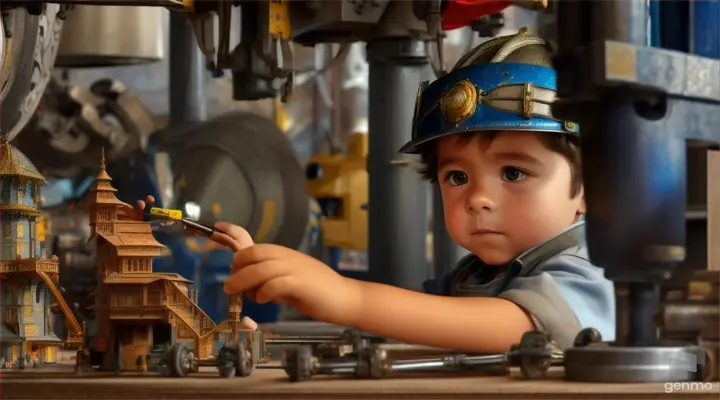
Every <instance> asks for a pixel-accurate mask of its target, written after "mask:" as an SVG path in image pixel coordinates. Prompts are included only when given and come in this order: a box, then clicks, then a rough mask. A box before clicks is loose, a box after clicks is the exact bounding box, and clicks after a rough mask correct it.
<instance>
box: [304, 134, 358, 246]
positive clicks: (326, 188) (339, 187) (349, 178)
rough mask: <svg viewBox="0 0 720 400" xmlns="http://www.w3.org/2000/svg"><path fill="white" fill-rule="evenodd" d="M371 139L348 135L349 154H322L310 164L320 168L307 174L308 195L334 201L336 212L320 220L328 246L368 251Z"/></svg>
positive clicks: (319, 199) (321, 199)
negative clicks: (368, 164) (368, 168)
mask: <svg viewBox="0 0 720 400" xmlns="http://www.w3.org/2000/svg"><path fill="white" fill-rule="evenodd" d="M367 153H368V138H367V135H366V134H362V133H355V134H352V135H350V137H349V146H348V152H347V154H320V155H317V156H316V157H314V158H313V159H312V160H311V163H310V166H311V167H313V169H315V170H317V171H321V172H320V173H318V174H317V175H316V176H312V177H310V176H308V194H310V196H312V197H314V198H315V199H318V201H320V202H322V201H335V202H336V204H337V213H336V214H335V215H329V216H326V217H325V218H324V219H323V220H322V221H321V223H320V224H321V228H322V230H323V237H324V242H325V245H326V246H329V247H338V248H342V249H347V250H357V251H363V252H364V251H367V226H368V215H367V209H366V208H367V201H368V173H367V170H366V160H367Z"/></svg>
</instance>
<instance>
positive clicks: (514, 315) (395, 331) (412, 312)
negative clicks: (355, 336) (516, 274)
mask: <svg viewBox="0 0 720 400" xmlns="http://www.w3.org/2000/svg"><path fill="white" fill-rule="evenodd" d="M358 286H359V288H360V293H361V297H362V306H361V307H360V312H359V313H358V314H357V315H356V316H355V317H356V318H354V320H353V321H348V322H350V324H351V325H353V326H355V327H357V328H358V329H360V330H363V331H368V332H372V333H374V334H376V335H379V336H383V337H387V338H390V339H395V340H399V341H403V342H408V343H417V344H424V345H428V346H434V347H440V348H446V349H453V350H459V351H465V352H472V353H501V352H505V351H508V350H509V349H510V346H512V345H513V344H517V343H519V342H520V338H521V337H522V335H523V333H525V332H527V331H530V330H533V329H535V326H534V323H533V320H532V318H531V317H530V315H528V314H527V313H526V312H525V311H524V310H523V309H522V308H520V307H519V306H517V305H515V304H514V303H513V302H511V301H509V300H505V299H501V298H493V297H446V296H433V295H429V294H425V293H419V292H414V291H410V290H405V289H400V288H396V287H393V286H388V285H382V284H377V283H369V282H360V281H358Z"/></svg>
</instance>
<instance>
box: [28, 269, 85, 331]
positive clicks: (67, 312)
mask: <svg viewBox="0 0 720 400" xmlns="http://www.w3.org/2000/svg"><path fill="white" fill-rule="evenodd" d="M36 272H37V274H38V275H39V276H40V279H42V280H43V281H44V282H45V284H46V285H47V287H48V289H50V292H51V293H52V295H53V296H54V297H55V300H56V301H57V304H58V306H60V310H61V311H62V313H63V316H64V317H65V321H66V324H67V330H68V337H67V342H69V343H77V342H80V343H82V340H83V327H82V324H81V323H80V321H78V319H77V317H76V316H75V311H73V309H72V308H70V306H69V305H68V304H67V302H66V301H65V297H64V296H63V294H62V291H61V290H60V288H59V287H58V284H57V283H55V281H54V280H53V279H52V278H50V276H49V275H48V274H46V273H45V272H42V271H36Z"/></svg>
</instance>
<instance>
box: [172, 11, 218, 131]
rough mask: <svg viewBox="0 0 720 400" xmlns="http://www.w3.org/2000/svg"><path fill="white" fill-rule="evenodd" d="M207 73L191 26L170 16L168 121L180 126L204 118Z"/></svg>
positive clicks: (174, 16) (181, 19) (205, 116)
mask: <svg viewBox="0 0 720 400" xmlns="http://www.w3.org/2000/svg"><path fill="white" fill-rule="evenodd" d="M208 78H209V76H208V72H207V67H206V59H205V55H204V54H203V53H202V52H201V51H200V47H199V46H198V44H197V41H196V39H195V35H194V34H193V31H192V28H191V27H190V24H189V23H188V21H187V20H186V19H185V17H184V16H183V15H182V14H179V13H170V88H169V89H170V122H171V124H173V125H182V124H184V123H187V122H200V121H205V120H206V119H207V115H208V110H207V95H206V93H205V86H206V85H207V80H208Z"/></svg>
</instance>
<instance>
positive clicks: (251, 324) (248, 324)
mask: <svg viewBox="0 0 720 400" xmlns="http://www.w3.org/2000/svg"><path fill="white" fill-rule="evenodd" d="M240 322H241V323H242V325H243V328H245V329H250V330H253V331H254V330H257V328H258V324H257V322H255V321H253V320H252V319H250V317H243V318H242V319H241V320H240Z"/></svg>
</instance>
